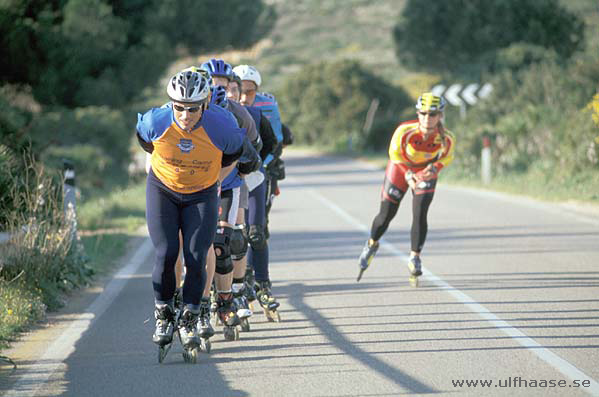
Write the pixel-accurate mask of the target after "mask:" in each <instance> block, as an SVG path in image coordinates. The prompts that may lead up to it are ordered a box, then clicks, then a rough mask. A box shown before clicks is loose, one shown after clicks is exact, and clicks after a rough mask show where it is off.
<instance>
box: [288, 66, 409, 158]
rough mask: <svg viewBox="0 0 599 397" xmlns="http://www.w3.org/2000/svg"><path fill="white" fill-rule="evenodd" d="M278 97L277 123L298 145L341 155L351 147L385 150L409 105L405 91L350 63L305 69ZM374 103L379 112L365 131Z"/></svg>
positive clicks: (289, 82)
mask: <svg viewBox="0 0 599 397" xmlns="http://www.w3.org/2000/svg"><path fill="white" fill-rule="evenodd" d="M278 92H279V93H278V94H277V100H278V102H279V105H280V109H281V116H282V120H283V122H284V123H286V124H287V125H289V127H290V128H291V130H292V131H293V133H294V135H295V137H296V139H297V142H298V143H300V144H307V145H318V146H319V147H329V148H343V149H346V148H347V146H348V145H349V143H350V141H351V144H352V145H353V148H354V149H356V150H362V149H372V148H378V149H380V148H382V147H385V146H386V145H387V144H388V141H389V138H390V136H391V134H392V133H393V130H394V128H395V126H396V125H397V124H398V121H399V118H400V115H401V114H402V112H403V111H404V110H405V109H406V108H408V107H410V106H412V105H413V103H412V100H411V99H410V97H409V95H408V94H407V93H406V92H405V91H403V90H402V89H401V88H397V87H394V86H392V85H390V84H389V83H387V82H385V81H383V80H382V79H381V78H380V77H377V76H375V75H374V74H372V73H371V72H369V71H368V70H366V69H365V68H364V67H363V66H362V65H361V64H360V63H359V62H357V61H353V60H342V61H337V62H332V63H326V62H322V63H318V64H312V65H308V66H305V67H304V68H302V69H301V70H300V71H299V72H297V73H295V74H293V75H291V76H290V77H289V78H287V80H285V82H284V83H283V85H282V87H280V90H279V91H278ZM374 100H378V101H379V106H378V110H377V112H376V115H375V118H374V123H373V126H372V128H371V129H370V131H365V130H364V128H363V127H364V124H365V119H366V114H367V112H368V109H369V107H370V106H371V104H372V102H373V101H374Z"/></svg>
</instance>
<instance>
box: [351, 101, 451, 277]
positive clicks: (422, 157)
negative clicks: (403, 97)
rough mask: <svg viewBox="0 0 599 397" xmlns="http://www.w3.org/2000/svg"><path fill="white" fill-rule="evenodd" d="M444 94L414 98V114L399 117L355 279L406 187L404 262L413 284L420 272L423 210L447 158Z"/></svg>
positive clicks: (371, 255) (448, 143)
mask: <svg viewBox="0 0 599 397" xmlns="http://www.w3.org/2000/svg"><path fill="white" fill-rule="evenodd" d="M444 108H445V99H444V98H442V97H440V96H437V95H434V94H432V93H430V92H427V93H424V94H422V95H421V96H420V98H418V101H417V103H416V109H417V110H418V120H412V121H407V122H404V123H401V124H400V125H399V126H398V127H397V129H396V130H395V132H394V134H393V137H392V138H391V144H390V146H389V162H388V164H387V169H386V171H385V180H384V183H383V190H382V192H381V204H380V210H379V213H378V215H377V216H376V217H375V218H374V220H373V222H372V228H371V231H370V238H369V239H368V241H367V242H366V245H365V246H364V249H363V250H362V254H361V255H360V273H359V275H358V279H357V281H360V278H361V277H362V274H363V273H364V271H365V270H366V269H367V268H368V266H369V265H370V262H371V261H372V259H373V258H374V255H375V254H376V251H377V250H378V248H379V239H380V238H381V237H382V235H383V234H384V233H385V231H386V230H387V228H388V227H389V223H390V222H391V220H392V219H393V217H394V216H395V214H396V213H397V209H398V208H399V204H400V202H401V200H402V198H403V197H404V195H405V194H406V192H407V190H408V188H410V189H411V190H412V197H413V200H412V228H411V235H410V237H411V251H410V259H409V262H408V269H409V271H410V283H411V284H412V285H413V286H417V285H418V277H419V276H420V275H422V261H421V259H420V253H421V252H422V248H423V246H424V241H425V239H426V233H427V231H428V223H427V215H428V209H429V206H430V204H431V202H432V200H433V195H434V194H435V186H436V184H437V177H438V175H439V172H440V171H441V170H442V169H443V168H444V167H446V166H447V165H449V164H450V163H451V162H452V160H453V154H454V147H455V137H454V135H453V134H452V133H451V132H450V131H448V130H446V129H445V127H444V125H443V110H444Z"/></svg>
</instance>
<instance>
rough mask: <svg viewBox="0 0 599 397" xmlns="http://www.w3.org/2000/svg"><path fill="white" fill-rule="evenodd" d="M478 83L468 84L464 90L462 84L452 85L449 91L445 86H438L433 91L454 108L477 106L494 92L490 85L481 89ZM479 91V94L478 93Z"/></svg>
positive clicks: (485, 85) (484, 85)
mask: <svg viewBox="0 0 599 397" xmlns="http://www.w3.org/2000/svg"><path fill="white" fill-rule="evenodd" d="M479 87H480V86H479V84H477V83H471V84H468V85H467V86H466V87H465V88H464V89H463V90H462V85H461V84H452V85H450V86H449V87H448V88H447V89H446V87H445V86H444V85H443V84H437V85H436V86H434V87H433V88H432V89H431V92H432V93H433V95H437V96H443V97H445V99H447V102H449V103H450V104H451V105H453V106H464V105H466V104H468V105H475V104H476V103H478V101H479V100H481V99H483V98H486V97H487V96H489V95H490V94H491V92H492V91H493V86H492V85H491V84H490V83H485V84H483V86H482V87H480V88H479ZM477 90H478V92H477Z"/></svg>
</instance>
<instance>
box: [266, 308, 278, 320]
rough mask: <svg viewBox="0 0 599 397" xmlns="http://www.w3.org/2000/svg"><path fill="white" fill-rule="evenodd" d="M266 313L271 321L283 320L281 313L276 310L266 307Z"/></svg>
mask: <svg viewBox="0 0 599 397" xmlns="http://www.w3.org/2000/svg"><path fill="white" fill-rule="evenodd" d="M264 315H265V316H266V319H267V320H268V321H269V322H271V323H280V322H281V315H280V314H279V312H278V311H276V310H268V309H264Z"/></svg>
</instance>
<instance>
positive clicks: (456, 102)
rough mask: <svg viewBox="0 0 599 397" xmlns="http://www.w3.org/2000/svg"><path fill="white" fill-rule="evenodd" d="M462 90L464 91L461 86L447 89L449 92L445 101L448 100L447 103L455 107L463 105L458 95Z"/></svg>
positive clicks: (454, 85) (452, 86)
mask: <svg viewBox="0 0 599 397" xmlns="http://www.w3.org/2000/svg"><path fill="white" fill-rule="evenodd" d="M461 90H462V85H461V84H453V85H450V86H449V88H448V89H447V92H445V99H447V101H448V102H449V103H451V104H452V105H453V106H461V105H463V104H464V102H463V101H462V99H461V98H460V97H459V96H458V94H459V93H460V91H461Z"/></svg>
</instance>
